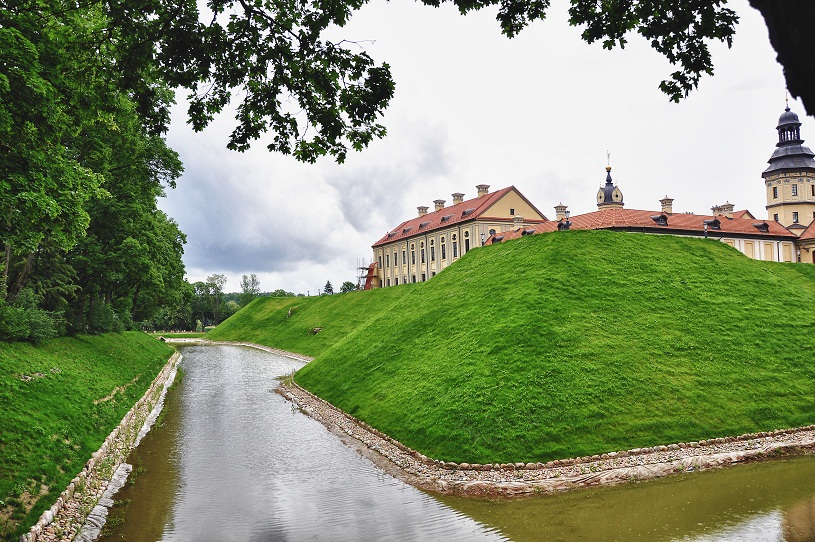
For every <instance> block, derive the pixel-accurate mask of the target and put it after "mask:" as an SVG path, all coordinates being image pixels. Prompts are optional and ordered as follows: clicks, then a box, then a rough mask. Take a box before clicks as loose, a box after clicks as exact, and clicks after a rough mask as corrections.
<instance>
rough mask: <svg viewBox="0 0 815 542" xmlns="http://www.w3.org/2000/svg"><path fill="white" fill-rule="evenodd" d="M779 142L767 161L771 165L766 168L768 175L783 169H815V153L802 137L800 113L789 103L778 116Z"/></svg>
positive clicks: (765, 173)
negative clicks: (794, 110) (792, 109)
mask: <svg viewBox="0 0 815 542" xmlns="http://www.w3.org/2000/svg"><path fill="white" fill-rule="evenodd" d="M776 130H778V143H776V144H775V146H776V147H777V148H776V149H775V152H773V155H772V156H771V157H770V159H769V160H768V161H767V162H768V163H769V164H770V166H769V167H768V168H767V169H765V170H764V173H763V174H762V176H764V177H766V176H767V175H770V174H772V173H774V172H780V171H782V170H800V169H801V168H811V169H815V153H813V152H812V151H811V150H810V149H809V148H808V147H805V146H804V145H803V143H804V140H803V139H801V121H800V120H799V119H798V115H797V114H795V113H794V112H793V111H791V110H790V107H789V105H787V107H786V108H785V109H784V112H783V113H782V114H781V116H780V117H779V118H778V126H777V127H776Z"/></svg>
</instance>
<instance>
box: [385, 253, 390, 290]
mask: <svg viewBox="0 0 815 542" xmlns="http://www.w3.org/2000/svg"><path fill="white" fill-rule="evenodd" d="M390 266H391V255H390V254H385V267H390ZM388 286H390V284H388Z"/></svg>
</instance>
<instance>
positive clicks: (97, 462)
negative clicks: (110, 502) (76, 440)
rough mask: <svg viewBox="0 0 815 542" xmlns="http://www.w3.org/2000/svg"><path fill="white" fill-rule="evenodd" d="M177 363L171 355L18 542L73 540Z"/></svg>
mask: <svg viewBox="0 0 815 542" xmlns="http://www.w3.org/2000/svg"><path fill="white" fill-rule="evenodd" d="M180 359H181V354H179V353H178V352H176V353H175V354H173V356H172V357H171V358H170V359H169V361H168V362H167V364H166V365H165V366H164V368H162V370H161V372H160V373H159V374H158V376H156V378H155V379H154V380H153V382H152V383H151V384H150V387H149V388H148V389H147V392H146V393H145V394H144V395H143V396H142V398H141V399H139V400H138V402H137V403H136V404H135V405H133V407H132V408H131V409H130V410H129V411H128V413H127V414H125V416H124V418H122V421H121V422H120V423H119V425H118V426H116V428H115V429H113V431H111V433H110V434H109V435H108V436H107V438H106V439H105V441H104V442H103V443H102V446H101V447H100V448H99V450H97V451H96V452H94V453H93V454H92V456H91V458H90V459H89V460H88V462H87V463H86V464H85V467H84V468H83V469H82V472H80V473H79V474H78V475H77V476H76V477H75V478H74V479H73V480H71V483H70V484H68V487H67V488H66V489H65V491H63V492H62V493H61V494H60V496H59V498H58V499H57V502H55V503H54V505H53V506H51V508H50V509H48V510H46V511H45V512H43V514H42V516H40V519H39V521H37V523H36V524H35V525H34V526H33V527H31V529H30V530H29V532H28V533H26V534H24V535H23V536H21V537H20V542H38V541H46V540H47V541H55V540H73V538H74V537H75V536H76V535H77V533H78V532H79V530H80V528H81V527H82V525H83V523H84V522H85V519H86V518H87V516H88V515H89V514H90V512H91V510H92V509H93V508H94V506H96V504H97V502H98V501H99V499H100V498H101V497H102V494H103V493H104V491H105V489H106V487H107V485H108V482H109V481H110V479H111V477H112V476H113V473H114V471H115V470H116V468H117V467H118V466H119V464H120V463H122V462H123V461H124V459H125V458H126V457H127V455H128V454H129V452H130V449H131V447H132V446H133V445H134V443H135V442H136V441H137V439H138V436H139V432H140V430H141V428H142V426H143V425H144V423H145V420H146V419H147V417H148V416H149V415H150V412H151V411H152V410H153V408H154V407H155V405H156V404H157V403H158V402H159V400H160V398H162V397H163V395H162V394H163V392H164V389H165V383H167V380H168V378H169V377H170V376H171V375H173V374H174V372H175V369H176V365H177V364H178V362H179V361H180Z"/></svg>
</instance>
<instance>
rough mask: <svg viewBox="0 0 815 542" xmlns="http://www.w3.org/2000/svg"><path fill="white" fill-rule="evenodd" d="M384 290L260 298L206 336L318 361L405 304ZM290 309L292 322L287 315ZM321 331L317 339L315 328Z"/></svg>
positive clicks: (395, 293) (397, 294)
mask: <svg viewBox="0 0 815 542" xmlns="http://www.w3.org/2000/svg"><path fill="white" fill-rule="evenodd" d="M401 294H402V292H401V291H399V290H394V289H393V288H383V289H380V290H374V291H369V292H349V293H346V294H337V295H331V296H327V295H324V296H316V297H262V298H258V299H255V300H254V301H253V302H252V303H251V304H250V305H249V306H248V307H246V308H245V309H243V310H241V311H238V312H237V313H236V314H234V315H232V316H231V317H230V318H229V319H228V320H226V321H225V322H222V323H221V324H220V325H218V327H216V328H215V329H213V330H212V331H210V332H209V333H207V334H206V338H207V339H211V340H214V341H217V340H233V341H251V342H255V343H258V344H265V345H267V346H274V347H275V348H281V349H283V350H288V351H290V352H297V353H299V354H306V355H308V356H316V355H317V354H320V353H321V352H324V351H325V350H327V349H328V348H330V347H332V346H334V345H335V344H336V343H337V342H339V341H341V340H342V339H343V338H345V337H346V336H347V335H348V334H350V333H352V332H353V331H354V330H355V329H358V328H359V327H360V326H361V325H363V324H364V323H365V322H367V321H368V320H369V319H370V318H376V317H378V316H379V315H381V314H382V313H384V312H387V311H388V310H389V307H390V306H391V305H393V304H394V303H396V302H398V301H400V300H401V298H402V295H401ZM289 309H291V311H292V312H291V316H288V311H289ZM318 327H319V328H322V331H320V332H319V333H317V334H314V333H312V330H313V329H314V328H318Z"/></svg>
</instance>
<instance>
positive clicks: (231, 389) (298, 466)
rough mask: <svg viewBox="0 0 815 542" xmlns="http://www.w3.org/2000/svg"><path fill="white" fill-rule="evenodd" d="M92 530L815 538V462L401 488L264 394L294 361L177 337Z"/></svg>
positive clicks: (271, 536)
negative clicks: (175, 358) (552, 482)
mask: <svg viewBox="0 0 815 542" xmlns="http://www.w3.org/2000/svg"><path fill="white" fill-rule="evenodd" d="M182 352H183V355H184V359H183V361H182V363H181V369H182V371H183V373H184V376H183V378H182V379H181V381H180V382H179V383H178V384H177V385H176V387H175V388H174V389H173V390H171V393H170V394H169V395H168V397H167V402H166V406H165V412H164V413H163V415H162V418H161V420H160V422H159V423H158V424H156V426H155V427H154V428H153V430H152V431H151V432H150V433H148V435H147V436H146V437H145V439H144V440H143V441H142V443H141V445H140V446H139V448H138V449H137V450H135V451H134V452H133V454H132V455H131V457H130V459H129V462H130V463H131V464H132V465H133V466H134V469H133V473H132V474H131V480H130V481H129V483H128V484H126V486H125V488H123V489H122V490H121V491H120V492H119V493H118V494H117V495H116V499H117V501H118V504H117V506H116V507H114V509H113V510H112V511H111V514H110V519H109V522H108V525H107V526H106V530H105V532H106V533H107V534H106V536H105V537H104V538H103V539H102V540H127V541H130V542H139V541H150V542H152V541H158V540H162V541H232V540H235V541H267V540H268V541H301V540H303V541H305V540H332V541H334V540H337V541H345V540H347V541H388V540H393V541H402V540H406V541H407V540H410V541H413V540H416V541H419V540H421V541H425V540H427V541H432V540H438V541H448V540H449V541H456V540H461V541H465V540H467V541H469V540H474V541H475V540H517V541H526V540H529V541H572V540H588V541H594V540H601V541H602V540H618V541H634V540H637V541H642V540H649V541H651V540H653V541H662V540H664V541H694V542H697V541H698V542H712V541H720V542H724V541H779V542H780V541H785V542H801V541H808V542H815V458H812V457H803V458H795V459H789V460H775V461H769V462H764V463H754V464H749V465H742V466H738V467H734V468H731V469H725V470H719V471H711V472H701V473H692V474H685V475H681V476H677V477H671V478H666V479H662V480H654V481H649V482H642V483H637V484H627V485H622V486H615V487H608V488H597V489H589V490H578V491H574V492H571V493H564V494H558V495H545V496H539V497H532V498H524V499H515V500H472V499H463V498H453V497H439V496H434V495H429V494H426V493H423V492H421V491H419V490H417V489H415V488H413V487H411V486H408V485H406V484H404V483H402V482H400V481H398V480H396V479H394V478H392V477H390V476H389V475H386V474H384V473H383V472H382V471H381V470H379V469H377V468H376V467H375V466H373V465H372V464H371V463H370V462H369V461H368V460H367V459H365V458H363V457H361V456H360V455H359V454H357V453H356V452H355V451H353V450H352V449H350V448H348V447H346V446H345V445H344V444H342V443H341V442H340V441H339V439H338V438H337V437H336V436H334V435H333V434H331V433H329V432H328V430H326V429H325V427H323V426H322V425H321V424H320V423H318V422H316V421H314V420H312V419H311V418H309V417H307V416H305V415H304V414H302V413H300V412H299V411H297V410H296V409H294V408H292V405H291V404H290V403H289V402H287V401H286V400H284V399H283V398H282V397H280V396H279V395H278V394H276V393H274V391H273V390H274V388H275V387H276V385H277V380H276V378H277V377H279V376H281V375H286V374H289V373H291V372H292V371H294V370H296V369H298V368H299V367H300V366H301V365H302V364H301V363H300V362H297V361H295V360H292V359H289V358H286V357H282V356H278V355H274V354H269V353H266V352H262V351H259V350H255V349H251V348H245V347H237V346H189V347H184V348H183V350H182Z"/></svg>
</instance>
